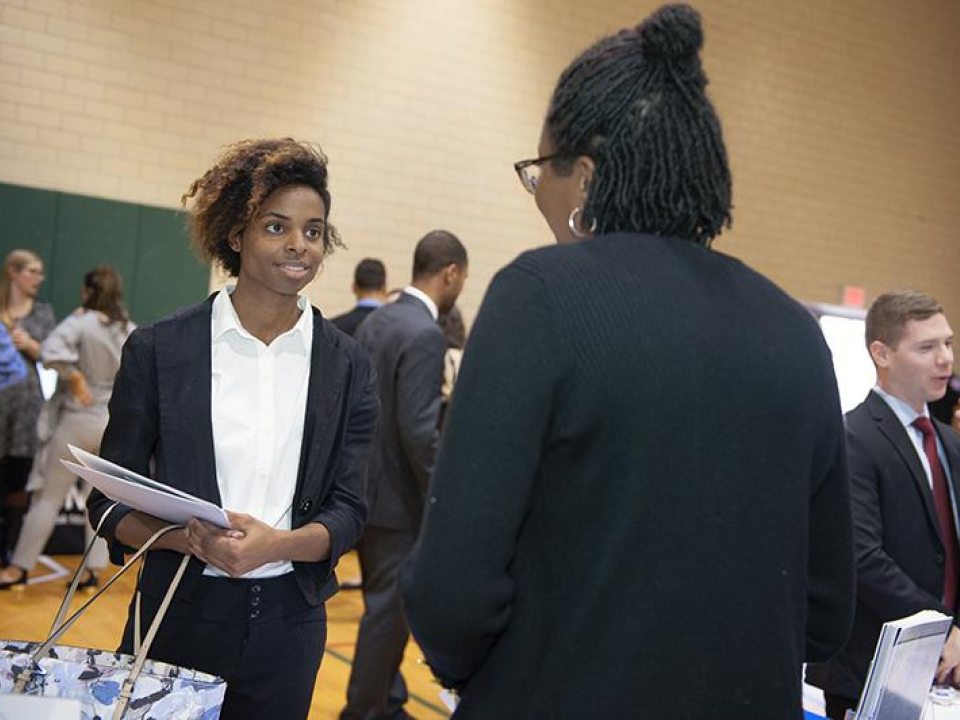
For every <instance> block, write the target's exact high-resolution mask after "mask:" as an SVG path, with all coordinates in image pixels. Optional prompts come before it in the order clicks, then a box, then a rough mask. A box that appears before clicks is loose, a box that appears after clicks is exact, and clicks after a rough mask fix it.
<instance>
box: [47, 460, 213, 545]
mask: <svg viewBox="0 0 960 720" xmlns="http://www.w3.org/2000/svg"><path fill="white" fill-rule="evenodd" d="M68 447H69V448H70V452H72V453H73V456H74V457H75V458H76V459H77V460H78V461H79V462H80V464H79V465H78V464H77V463H73V462H70V461H69V460H63V459H61V460H60V462H62V463H63V464H64V466H66V467H67V468H68V469H69V470H70V471H71V472H73V473H76V474H77V475H79V476H80V477H82V478H83V479H84V480H86V481H87V482H88V483H90V484H91V485H93V486H94V487H95V488H96V489H97V490H99V491H100V492H102V493H103V494H104V495H106V496H107V497H108V498H110V499H111V500H116V501H117V502H119V503H123V504H124V505H126V506H128V507H132V508H133V509H134V510H139V511H141V512H144V513H146V514H147V515H153V516H154V517H158V518H160V519H161V520H167V521H168V522H172V523H176V524H177V525H186V524H187V521H188V520H190V519H191V518H198V519H200V520H206V521H207V522H209V523H212V524H214V525H216V526H218V527H222V528H228V527H230V521H229V520H228V519H227V514H226V513H225V512H224V510H223V508H220V507H217V506H216V505H214V504H213V503H212V502H209V501H207V500H201V499H200V498H198V497H194V496H193V495H190V494H189V493H185V492H183V491H182V490H177V489H176V488H173V487H170V486H169V485H164V484H163V483H161V482H157V481H156V480H152V479H150V478H148V477H144V476H143V475H140V474H138V473H135V472H133V471H132V470H127V469H126V468H125V467H121V466H120V465H117V464H116V463H112V462H110V461H109V460H104V459H103V458H101V457H97V456H96V455H94V454H92V453H88V452H87V451H86V450H81V449H80V448H78V447H74V446H73V445H68Z"/></svg>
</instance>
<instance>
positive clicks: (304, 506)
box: [300, 498, 313, 515]
mask: <svg viewBox="0 0 960 720" xmlns="http://www.w3.org/2000/svg"><path fill="white" fill-rule="evenodd" d="M312 508H313V500H311V499H310V498H307V499H306V500H304V501H303V502H302V503H300V514H301V515H306V514H307V513H308V512H310V510H311V509H312Z"/></svg>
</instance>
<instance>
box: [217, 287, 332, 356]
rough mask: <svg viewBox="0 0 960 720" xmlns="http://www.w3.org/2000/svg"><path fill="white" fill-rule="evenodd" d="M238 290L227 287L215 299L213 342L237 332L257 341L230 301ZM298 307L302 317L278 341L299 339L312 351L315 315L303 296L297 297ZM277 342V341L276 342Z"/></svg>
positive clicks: (304, 347)
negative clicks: (243, 323)
mask: <svg viewBox="0 0 960 720" xmlns="http://www.w3.org/2000/svg"><path fill="white" fill-rule="evenodd" d="M234 290H236V285H227V286H225V287H224V288H223V289H221V290H220V292H218V293H217V296H216V297H215V298H214V299H213V312H212V318H211V326H212V340H213V342H214V343H216V342H219V341H220V340H221V339H222V338H223V336H224V335H226V334H227V333H229V332H235V333H237V334H238V335H240V337H243V338H247V339H248V340H257V338H255V337H254V336H253V335H251V334H250V333H249V332H248V331H247V330H246V328H244V327H243V325H242V324H241V322H240V316H239V315H237V309H236V308H235V307H234V306H233V302H232V301H231V300H230V295H232V294H233V291H234ZM297 307H299V308H300V317H299V319H298V320H297V322H296V324H295V325H294V326H293V327H292V328H290V329H289V330H287V331H286V332H285V333H283V334H281V335H279V336H278V337H277V340H279V339H280V338H283V337H297V338H298V339H299V340H300V343H301V345H302V346H303V349H304V350H309V349H310V344H311V343H312V342H313V313H312V312H310V303H309V302H308V301H307V298H305V297H304V296H303V295H298V296H297ZM257 342H259V340H257ZM274 342H276V340H275V341H274Z"/></svg>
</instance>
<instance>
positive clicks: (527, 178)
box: [513, 152, 561, 195]
mask: <svg viewBox="0 0 960 720" xmlns="http://www.w3.org/2000/svg"><path fill="white" fill-rule="evenodd" d="M560 154H561V153H558V152H555V153H550V154H549V155H541V156H540V157H538V158H533V159H532V160H521V161H520V162H516V163H514V164H513V169H514V170H516V171H517V177H519V178H520V182H521V183H522V184H523V187H524V189H525V190H526V191H527V192H528V193H530V194H531V195H533V194H534V193H535V192H536V191H537V185H538V184H539V182H540V165H541V164H543V163H545V162H546V161H547V160H553V158H555V157H557V156H558V155H560Z"/></svg>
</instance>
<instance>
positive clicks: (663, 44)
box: [637, 4, 703, 62]
mask: <svg viewBox="0 0 960 720" xmlns="http://www.w3.org/2000/svg"><path fill="white" fill-rule="evenodd" d="M637 33H638V34H639V35H640V42H641V44H642V47H643V54H644V56H646V57H647V58H649V59H650V60H662V61H666V62H678V61H680V62H682V61H685V60H690V59H692V58H694V57H696V55H697V53H698V52H700V48H701V47H703V28H702V27H701V25H700V13H698V12H697V11H696V10H694V9H693V8H692V7H690V6H689V5H683V4H678V5H664V6H663V7H661V8H659V9H657V10H656V11H655V12H654V13H653V14H652V15H650V17H648V18H647V19H646V20H644V21H643V22H642V23H640V24H639V25H638V26H637Z"/></svg>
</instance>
